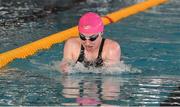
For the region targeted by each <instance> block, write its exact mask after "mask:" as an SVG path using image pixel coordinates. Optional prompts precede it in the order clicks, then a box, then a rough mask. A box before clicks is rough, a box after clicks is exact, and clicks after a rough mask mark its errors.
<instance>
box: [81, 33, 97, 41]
mask: <svg viewBox="0 0 180 107" xmlns="http://www.w3.org/2000/svg"><path fill="white" fill-rule="evenodd" d="M98 36H99V34H96V35H92V36H88V37H87V36H84V35H83V34H81V33H80V34H79V37H80V39H81V40H83V41H85V40H90V41H95V40H96V39H97V38H98Z"/></svg>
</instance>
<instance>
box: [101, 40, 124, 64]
mask: <svg viewBox="0 0 180 107" xmlns="http://www.w3.org/2000/svg"><path fill="white" fill-rule="evenodd" d="M120 57H121V48H120V45H119V44H118V43H117V42H113V43H112V44H111V45H109V46H108V50H107V54H106V57H105V60H104V65H105V66H112V65H115V64H117V63H118V62H120Z"/></svg>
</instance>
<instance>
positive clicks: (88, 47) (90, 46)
mask: <svg viewBox="0 0 180 107" xmlns="http://www.w3.org/2000/svg"><path fill="white" fill-rule="evenodd" d="M85 47H86V48H93V46H85Z"/></svg>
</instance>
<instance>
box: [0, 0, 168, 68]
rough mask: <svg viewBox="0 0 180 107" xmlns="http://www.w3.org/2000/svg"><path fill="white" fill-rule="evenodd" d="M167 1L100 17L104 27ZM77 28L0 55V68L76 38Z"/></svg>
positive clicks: (152, 1) (154, 1)
mask: <svg viewBox="0 0 180 107" xmlns="http://www.w3.org/2000/svg"><path fill="white" fill-rule="evenodd" d="M167 1H169V0H146V1H144V2H140V3H138V4H135V5H132V6H129V7H126V8H124V9H121V10H118V11H115V12H112V13H110V14H107V15H106V16H104V17H102V20H103V23H104V25H107V24H110V23H115V22H117V21H119V20H122V19H124V18H126V17H128V16H131V15H134V14H137V13H139V12H142V11H144V10H146V9H148V8H151V7H153V6H157V5H160V4H162V3H165V2H167ZM78 34H79V33H78V28H77V26H75V27H72V28H70V29H67V30H64V31H61V32H58V33H55V34H52V35H49V36H48V37H45V38H43V39H40V40H37V41H35V42H32V43H29V44H26V45H24V46H21V47H19V48H16V49H13V50H10V51H7V52H4V53H1V54H0V68H2V67H3V66H5V65H7V64H8V63H10V62H12V61H13V60H15V59H17V58H26V57H28V56H31V55H34V54H35V53H36V52H38V51H39V50H42V49H49V48H50V47H51V46H52V45H53V44H57V43H61V42H63V41H65V40H67V39H69V38H72V37H77V36H78Z"/></svg>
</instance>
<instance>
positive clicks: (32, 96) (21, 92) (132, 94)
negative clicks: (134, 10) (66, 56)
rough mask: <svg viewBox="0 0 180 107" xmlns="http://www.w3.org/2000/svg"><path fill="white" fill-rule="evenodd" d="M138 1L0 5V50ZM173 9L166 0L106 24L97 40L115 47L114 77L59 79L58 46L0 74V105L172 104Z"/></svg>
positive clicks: (176, 13) (176, 23)
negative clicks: (83, 17)
mask: <svg viewBox="0 0 180 107" xmlns="http://www.w3.org/2000/svg"><path fill="white" fill-rule="evenodd" d="M140 1H143V0H117V1H111V0H100V1H95V0H87V1H86V0H84V1H83V0H82V1H81V2H80V1H79V2H75V3H73V1H70V0H68V1H63V2H65V4H63V3H60V4H56V2H57V1H56V0H53V1H52V2H51V4H50V5H49V6H48V5H47V4H48V0H47V2H44V3H43V4H41V6H39V4H40V3H41V2H35V1H33V0H30V1H28V2H27V1H26V0H22V1H20V2H17V3H15V2H13V1H5V0H2V1H0V14H1V16H0V24H1V26H0V29H1V32H0V52H1V53H2V52H5V51H7V50H11V49H14V48H16V47H19V46H22V45H24V44H27V43H30V42H32V41H35V40H38V39H40V38H43V37H46V36H48V35H49V34H53V33H56V32H59V31H62V30H64V29H67V28H70V27H72V26H74V25H76V24H77V21H78V18H79V17H80V16H81V14H82V13H84V12H87V11H96V12H99V13H101V15H105V14H107V13H109V12H112V11H115V10H118V9H121V8H123V7H126V6H129V5H131V4H135V3H138V2H140ZM8 2H10V3H8ZM53 6H54V7H53ZM44 7H46V8H44ZM47 7H48V9H47ZM179 7H180V1H179V0H170V2H168V3H166V4H163V5H161V6H157V7H154V8H152V9H149V10H148V11H145V12H142V13H139V14H137V15H134V16H131V17H128V18H127V19H124V20H122V21H120V22H118V23H114V24H111V25H108V26H106V28H105V34H104V37H107V38H111V39H114V40H116V41H117V42H119V43H120V45H121V49H122V59H123V61H124V64H125V65H126V66H125V67H124V66H121V67H120V68H119V69H118V70H119V74H113V73H107V74H104V73H96V71H97V70H95V69H94V70H91V73H74V74H71V75H62V74H61V73H60V72H59V70H58V63H59V61H60V60H61V59H62V52H63V51H62V50H63V45H64V43H59V44H56V45H54V46H52V48H50V49H49V50H43V51H40V52H38V53H37V54H35V55H33V56H30V57H28V58H27V59H17V60H15V61H13V62H12V63H10V64H9V65H8V66H6V67H4V68H3V69H0V89H1V90H0V105H15V106H20V105H22V106H57V105H98V106H99V105H102V106H106V105H108V106H160V105H169V106H170V105H180V102H179V100H180V99H179V98H180V96H179V95H180V86H179V85H180V79H179V77H180V72H179V71H180V48H179V47H180V36H179V35H180V32H179V28H180V19H179V17H180V8H179ZM37 13H38V14H37ZM126 67H127V68H126ZM116 71H117V70H116ZM81 72H82V71H81ZM92 72H94V73H92ZM79 99H81V100H79Z"/></svg>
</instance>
